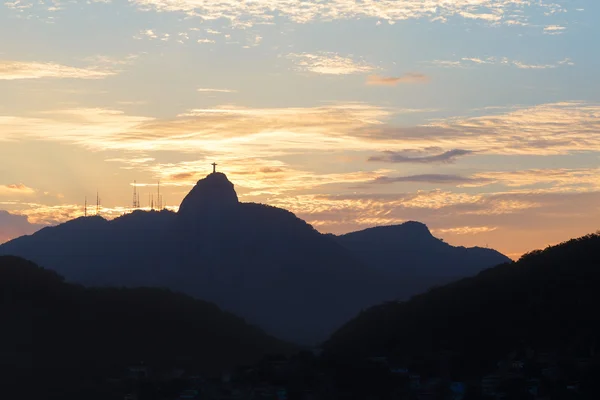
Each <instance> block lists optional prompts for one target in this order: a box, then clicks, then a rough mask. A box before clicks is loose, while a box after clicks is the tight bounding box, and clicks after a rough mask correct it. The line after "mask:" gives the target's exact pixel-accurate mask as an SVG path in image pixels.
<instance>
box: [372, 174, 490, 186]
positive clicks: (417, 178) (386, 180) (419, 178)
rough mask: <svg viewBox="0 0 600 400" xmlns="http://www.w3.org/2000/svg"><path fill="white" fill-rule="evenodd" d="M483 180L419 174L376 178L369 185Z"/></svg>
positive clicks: (450, 182) (456, 182)
mask: <svg viewBox="0 0 600 400" xmlns="http://www.w3.org/2000/svg"><path fill="white" fill-rule="evenodd" d="M482 179H483V178H471V177H467V176H460V175H447V174H420V175H409V176H378V177H377V178H375V179H374V180H372V181H371V182H369V183H372V184H378V185H387V184H391V183H398V182H412V183H435V184H446V185H455V184H459V183H460V184H464V183H472V182H479V181H480V180H482Z"/></svg>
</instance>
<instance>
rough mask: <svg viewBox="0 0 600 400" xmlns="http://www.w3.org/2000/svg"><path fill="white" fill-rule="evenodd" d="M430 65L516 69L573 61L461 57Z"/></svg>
mask: <svg viewBox="0 0 600 400" xmlns="http://www.w3.org/2000/svg"><path fill="white" fill-rule="evenodd" d="M431 65H434V66H438V67H444V68H469V67H473V66H475V65H501V66H508V67H511V66H512V67H516V68H518V69H532V70H533V69H554V68H558V67H560V66H564V65H568V66H573V65H575V63H574V62H573V61H571V59H570V58H565V59H563V60H560V61H556V62H554V63H551V64H533V63H527V62H524V61H519V60H511V59H509V58H507V57H485V58H480V57H463V58H461V59H460V60H434V61H432V62H431Z"/></svg>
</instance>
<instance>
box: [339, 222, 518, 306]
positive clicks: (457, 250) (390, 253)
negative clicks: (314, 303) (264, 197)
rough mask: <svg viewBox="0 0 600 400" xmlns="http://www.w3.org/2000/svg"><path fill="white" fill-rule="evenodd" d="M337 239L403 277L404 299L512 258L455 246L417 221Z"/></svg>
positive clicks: (385, 270)
mask: <svg viewBox="0 0 600 400" xmlns="http://www.w3.org/2000/svg"><path fill="white" fill-rule="evenodd" d="M337 240H338V242H339V243H340V244H342V245H343V246H344V247H346V248H347V249H348V250H349V251H351V252H352V253H353V254H354V255H356V256H357V257H358V258H359V259H360V260H361V261H362V262H363V263H365V264H367V265H369V266H370V267H372V268H373V269H374V270H378V271H380V272H382V273H385V274H386V275H389V276H390V277H391V278H396V279H399V280H401V282H402V291H401V292H398V295H399V296H400V297H401V298H402V299H404V298H407V297H409V296H412V295H415V294H418V293H421V292H423V291H425V290H427V289H429V288H431V287H432V286H435V285H441V284H446V283H449V282H452V281H455V280H457V279H460V278H464V277H467V276H471V275H475V274H477V273H478V272H480V271H481V270H483V269H485V268H488V267H491V266H495V265H498V264H503V263H506V262H510V261H511V260H510V259H509V258H508V257H506V256H504V255H503V254H501V253H499V252H497V251H496V250H492V249H485V248H481V247H472V248H466V247H455V246H451V245H449V244H447V243H445V242H444V241H442V240H441V239H438V238H436V237H434V236H433V235H432V234H431V232H430V231H429V229H428V228H427V226H426V225H425V224H423V223H420V222H415V221H408V222H405V223H403V224H401V225H391V226H380V227H375V228H369V229H365V230H362V231H358V232H352V233H348V234H345V235H340V236H338V237H337Z"/></svg>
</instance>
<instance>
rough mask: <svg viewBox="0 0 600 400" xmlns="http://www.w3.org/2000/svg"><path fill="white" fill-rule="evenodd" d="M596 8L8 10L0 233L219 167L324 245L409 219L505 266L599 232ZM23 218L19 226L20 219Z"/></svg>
mask: <svg viewBox="0 0 600 400" xmlns="http://www.w3.org/2000/svg"><path fill="white" fill-rule="evenodd" d="M599 17H600V4H598V2H594V1H591V0H575V1H539V0H455V1H450V0H427V1H421V0H395V1H394V0H380V1H375V0H363V1H356V0H332V1H315V0H308V1H303V2H299V1H291V0H255V1H237V0H224V1H220V2H214V1H209V0H177V1H175V0H133V1H88V2H78V1H72V2H63V1H52V2H48V1H8V2H4V3H3V4H2V5H0V158H1V159H2V160H3V163H2V165H1V166H0V209H2V210H5V211H7V212H6V213H2V214H0V241H2V240H8V239H9V238H11V237H14V236H16V235H19V234H24V233H29V232H31V231H33V230H34V229H38V228H39V225H36V224H54V223H58V222H61V221H64V220H66V219H69V218H73V217H76V216H78V215H81V213H82V212H83V209H82V203H83V199H84V197H85V196H88V198H95V194H96V191H97V190H98V191H100V192H101V193H102V204H103V215H105V216H107V217H114V216H117V215H120V214H121V213H123V212H127V210H128V208H129V207H130V203H131V191H132V187H131V184H132V183H133V181H134V180H136V181H137V182H138V183H139V184H140V191H141V193H142V204H143V205H144V206H147V205H146V204H145V203H147V200H146V201H144V199H146V198H147V196H148V195H149V194H151V193H152V192H153V191H154V190H155V188H154V185H155V184H156V182H157V181H158V180H159V179H160V181H161V182H162V185H163V191H164V192H163V193H164V196H165V199H166V202H167V204H168V205H169V206H171V207H172V208H173V209H176V207H177V205H178V204H179V202H180V200H181V199H182V198H183V196H184V195H185V193H186V192H187V191H188V190H189V189H190V187H191V186H192V185H193V184H194V183H195V181H196V180H198V179H200V178H201V177H203V176H204V175H206V174H207V173H209V172H210V170H211V167H210V165H209V164H210V163H212V162H213V161H217V162H218V163H219V164H220V166H219V169H220V170H222V171H224V172H226V173H227V174H228V176H229V178H230V179H231V180H232V181H233V182H234V184H235V185H236V189H237V190H238V193H239V194H240V197H241V199H242V200H243V201H257V202H263V203H268V204H272V205H276V206H281V207H285V208H288V209H290V210H292V211H294V212H295V213H296V214H297V215H299V216H300V217H302V218H304V219H306V220H307V221H309V222H310V223H312V224H313V225H314V226H315V227H316V228H317V229H319V230H321V231H323V232H336V233H341V232H347V231H350V230H355V229H361V228H365V227H369V226H374V225H382V224H392V223H400V222H403V221H406V220H410V219H417V220H420V221H422V222H425V223H427V224H428V225H429V226H430V228H431V229H432V230H433V231H434V234H436V235H438V236H441V237H443V238H445V239H446V240H448V241H449V242H451V243H454V244H461V245H482V246H483V245H489V246H492V247H496V248H498V249H499V250H501V251H503V252H505V253H507V254H509V255H511V256H514V257H516V256H518V255H519V254H521V253H523V252H525V251H528V250H531V249H534V248H537V247H543V246H545V245H548V244H551V243H556V242H558V241H562V240H566V239H568V238H570V237H572V236H577V235H581V234H585V233H588V232H590V231H594V230H595V229H596V226H597V224H596V222H595V221H597V219H598V218H599V217H600V215H599V214H600V212H599V210H598V207H597V206H596V204H599V203H598V200H600V199H599V197H600V196H599V187H600V185H599V183H600V182H599V181H598V179H597V173H598V166H597V164H598V152H599V151H600V95H599V93H600V80H599V79H598V78H597V71H598V70H600V54H599V53H598V52H597V51H596V47H597V44H596V42H597V38H598V37H600V27H598V24H597V23H596V24H595V23H594V22H595V21H597V20H598V18H599ZM24 216H25V217H27V218H28V223H29V224H30V225H31V226H28V224H27V221H25V223H24V222H23V221H24V218H23V217H24Z"/></svg>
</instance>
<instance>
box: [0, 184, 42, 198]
mask: <svg viewBox="0 0 600 400" xmlns="http://www.w3.org/2000/svg"><path fill="white" fill-rule="evenodd" d="M34 193H35V190H34V189H32V188H30V187H28V186H25V185H24V184H22V183H17V184H10V185H0V196H5V195H30V194H34Z"/></svg>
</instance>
